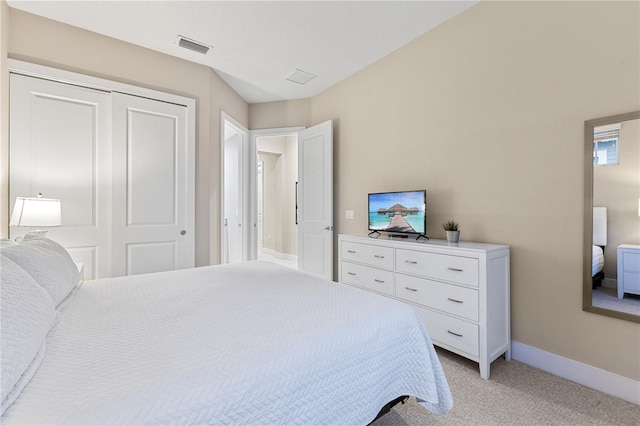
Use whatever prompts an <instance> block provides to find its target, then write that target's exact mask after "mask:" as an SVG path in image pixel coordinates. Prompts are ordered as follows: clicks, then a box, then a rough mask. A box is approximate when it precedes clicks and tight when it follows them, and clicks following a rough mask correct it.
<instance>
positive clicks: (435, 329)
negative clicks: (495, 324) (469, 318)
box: [415, 307, 480, 357]
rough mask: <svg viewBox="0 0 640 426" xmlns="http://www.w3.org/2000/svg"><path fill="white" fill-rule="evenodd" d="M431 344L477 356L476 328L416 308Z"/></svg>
mask: <svg viewBox="0 0 640 426" xmlns="http://www.w3.org/2000/svg"><path fill="white" fill-rule="evenodd" d="M415 309H416V311H418V314H419V315H420V317H421V318H422V321H424V325H425V327H426V329H427V331H428V332H429V336H430V337H431V340H433V343H434V344H436V345H439V346H443V345H444V347H445V348H446V347H447V346H449V347H451V348H453V349H457V350H459V351H462V352H465V353H467V354H469V355H472V356H474V357H477V356H479V354H480V347H479V344H478V342H479V337H478V326H477V325H476V324H472V323H469V322H466V321H464V320H461V319H457V318H453V317H450V316H448V315H445V314H441V313H439V312H435V311H431V310H429V309H425V308H420V307H416V308H415Z"/></svg>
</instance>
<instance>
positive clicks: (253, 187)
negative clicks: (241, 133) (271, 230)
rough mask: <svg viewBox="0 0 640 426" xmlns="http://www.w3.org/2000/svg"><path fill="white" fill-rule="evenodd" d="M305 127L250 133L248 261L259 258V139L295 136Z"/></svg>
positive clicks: (261, 130)
mask: <svg viewBox="0 0 640 426" xmlns="http://www.w3.org/2000/svg"><path fill="white" fill-rule="evenodd" d="M304 129H305V127H304V126H297V127H280V128H274V129H260V130H250V131H249V150H248V160H249V161H248V168H247V171H248V173H247V174H246V176H247V182H248V191H247V192H248V195H249V203H248V206H249V208H248V210H249V211H248V213H249V220H248V222H247V223H249V225H250V226H249V232H248V233H247V239H248V241H247V249H248V260H256V259H257V258H258V188H257V183H258V182H257V180H258V175H257V168H258V145H257V139H258V138H261V137H265V136H293V135H296V136H297V135H298V133H299V132H300V131H302V130H304Z"/></svg>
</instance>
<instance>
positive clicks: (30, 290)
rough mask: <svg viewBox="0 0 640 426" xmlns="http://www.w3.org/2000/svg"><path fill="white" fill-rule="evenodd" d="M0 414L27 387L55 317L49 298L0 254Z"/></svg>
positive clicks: (37, 364)
mask: <svg viewBox="0 0 640 426" xmlns="http://www.w3.org/2000/svg"><path fill="white" fill-rule="evenodd" d="M0 284H1V286H2V288H1V291H0V311H1V314H0V316H1V318H0V321H2V322H1V323H0V362H1V366H0V376H1V379H0V383H1V384H0V398H1V400H2V403H1V404H0V414H2V413H4V411H5V410H6V409H7V407H9V406H10V405H11V404H12V403H13V402H14V401H15V400H16V398H17V397H18V395H19V394H20V392H21V391H22V389H23V388H24V387H25V386H26V385H27V384H28V383H29V381H30V380H31V378H32V377H33V375H34V374H35V372H36V370H37V369H38V367H39V366H40V362H41V361H42V358H43V357H44V347H45V341H46V337H47V334H48V333H49V330H51V327H53V325H54V324H55V321H56V318H57V313H56V309H55V306H54V305H53V301H52V300H51V297H49V294H48V293H47V292H46V291H45V290H44V289H43V288H42V287H41V286H39V285H38V284H37V283H36V282H35V281H34V280H33V278H31V276H29V274H27V273H26V272H25V271H24V270H23V269H22V268H20V267H19V266H18V265H17V264H15V263H14V262H12V261H11V260H10V259H8V258H7V257H5V256H3V255H1V254H0Z"/></svg>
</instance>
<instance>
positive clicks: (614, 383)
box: [511, 340, 640, 405]
mask: <svg viewBox="0 0 640 426" xmlns="http://www.w3.org/2000/svg"><path fill="white" fill-rule="evenodd" d="M511 357H512V358H513V359H515V360H517V361H520V362H523V363H525V364H528V365H531V366H532V367H536V368H539V369H541V370H544V371H546V372H549V373H551V374H555V375H556V376H560V377H563V378H565V379H567V380H571V381H572V382H576V383H579V384H581V385H584V386H587V387H590V388H592V389H595V390H598V391H600V392H604V393H606V394H609V395H613V396H615V397H617V398H620V399H624V400H625V401H629V402H632V403H634V404H638V405H640V382H638V381H636V380H633V379H629V378H628V377H624V376H620V375H618V374H615V373H611V372H609V371H606V370H602V369H600V368H597V367H593V366H591V365H588V364H584V363H581V362H578V361H574V360H572V359H569V358H565V357H562V356H560V355H556V354H552V353H551V352H546V351H543V350H542V349H538V348H534V347H533V346H528V345H525V344H524V343H520V342H516V341H515V340H512V341H511Z"/></svg>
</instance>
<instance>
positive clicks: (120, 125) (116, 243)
mask: <svg viewBox="0 0 640 426" xmlns="http://www.w3.org/2000/svg"><path fill="white" fill-rule="evenodd" d="M187 132H188V129H187V107H185V106H183V105H176V104H172V103H167V102H161V101H156V100H152V99H147V98H142V97H137V96H131V95H126V94H122V93H115V92H114V93H113V240H112V243H113V250H112V265H113V269H112V274H113V276H120V275H135V274H141V273H147V272H160V271H167V270H173V269H180V268H187V267H193V266H194V259H195V253H194V241H195V238H194V229H193V228H194V226H193V217H194V202H193V198H194V195H193V194H194V185H193V173H194V167H193V163H194V159H193V158H192V155H190V154H189V151H190V150H189V149H188V143H187V140H188V138H187Z"/></svg>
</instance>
